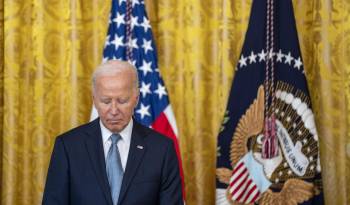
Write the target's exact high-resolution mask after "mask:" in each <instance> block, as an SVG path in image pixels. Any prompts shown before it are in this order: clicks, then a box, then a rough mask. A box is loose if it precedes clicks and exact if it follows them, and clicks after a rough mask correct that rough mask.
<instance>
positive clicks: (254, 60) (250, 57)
mask: <svg viewBox="0 0 350 205" xmlns="http://www.w3.org/2000/svg"><path fill="white" fill-rule="evenodd" d="M256 57H257V56H256V55H255V54H254V52H253V51H252V52H250V56H249V63H250V64H252V63H255V62H256Z"/></svg>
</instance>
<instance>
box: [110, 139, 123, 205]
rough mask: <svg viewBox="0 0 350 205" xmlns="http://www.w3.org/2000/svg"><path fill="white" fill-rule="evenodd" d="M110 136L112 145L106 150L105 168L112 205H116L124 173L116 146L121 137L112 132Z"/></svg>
mask: <svg viewBox="0 0 350 205" xmlns="http://www.w3.org/2000/svg"><path fill="white" fill-rule="evenodd" d="M110 138H111V140H112V145H111V147H110V148H109V150H108V155H107V160H106V170H107V177H108V182H109V187H110V189H111V194H112V200H113V205H116V204H117V202H118V197H119V192H120V187H121V185H122V181H123V174H124V171H123V167H122V162H121V160H120V154H119V150H118V146H117V142H118V141H119V140H120V139H121V136H120V135H119V134H112V135H111V137H110Z"/></svg>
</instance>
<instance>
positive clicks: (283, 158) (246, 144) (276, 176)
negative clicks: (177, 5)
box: [216, 0, 323, 205]
mask: <svg viewBox="0 0 350 205" xmlns="http://www.w3.org/2000/svg"><path fill="white" fill-rule="evenodd" d="M235 70H236V72H235V76H234V81H233V83H232V87H231V92H230V97H229V100H228V104H227V109H226V113H225V116H224V120H223V124H222V127H221V129H220V133H219V136H218V153H217V166H216V176H217V182H216V204H217V205H224V204H225V205H226V204H227V205H228V204H235V203H240V204H277V205H279V204H281V205H282V204H290V205H297V204H304V205H306V204H323V194H322V182H321V166H320V160H319V148H318V135H317V130H316V126H315V121H314V115H313V112H312V108H311V100H310V97H309V91H308V88H307V83H306V78H305V73H304V65H303V61H302V57H301V52H300V48H299V42H298V36H297V30H296V25H295V19H294V13H293V6H292V1H291V0H254V1H253V5H252V9H251V16H250V20H249V26H248V30H247V33H246V36H245V41H244V44H243V48H242V51H241V55H240V58H239V60H238V63H237V66H236V68H235ZM270 116H272V117H270ZM269 123H270V124H269ZM270 137H271V138H270ZM273 137H275V138H273ZM270 139H272V141H271V142H272V143H270V144H269V143H267V144H264V143H265V142H266V141H267V140H270ZM274 143H275V144H274ZM265 145H266V146H265ZM274 146H275V147H274ZM265 148H266V149H265ZM271 148H273V149H271ZM266 151H267V152H270V153H266Z"/></svg>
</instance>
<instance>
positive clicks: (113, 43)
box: [91, 0, 184, 196]
mask: <svg viewBox="0 0 350 205" xmlns="http://www.w3.org/2000/svg"><path fill="white" fill-rule="evenodd" d="M112 59H118V60H124V61H129V62H130V63H131V64H133V65H134V66H135V67H136V68H137V71H138V76H139V84H140V97H139V103H138V105H137V107H136V109H135V113H134V119H135V120H137V121H138V122H140V123H141V124H143V125H145V126H148V127H151V128H153V129H154V130H156V131H158V132H160V133H162V134H164V135H165V136H167V137H169V138H171V139H173V141H174V144H175V149H176V152H177V156H178V159H179V167H180V174H181V178H182V185H184V181H183V179H184V178H183V171H182V164H181V157H180V151H179V145H178V140H177V136H178V133H177V127H176V121H175V117H174V114H173V111H172V108H171V105H170V102H169V98H168V93H167V90H166V88H165V85H164V82H163V80H162V78H161V76H160V72H159V69H158V62H157V51H156V46H155V42H154V39H153V34H152V30H151V25H150V21H149V19H148V17H147V14H146V9H145V4H144V1H143V0H119V1H118V0H112V8H111V13H110V16H109V26H108V33H107V38H106V41H105V47H104V51H103V61H107V60H112ZM96 117H97V112H96V110H95V109H94V108H93V111H92V116H91V119H95V118H96ZM183 192H184V189H183ZM183 196H184V195H183Z"/></svg>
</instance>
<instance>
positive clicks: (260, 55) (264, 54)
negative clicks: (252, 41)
mask: <svg viewBox="0 0 350 205" xmlns="http://www.w3.org/2000/svg"><path fill="white" fill-rule="evenodd" d="M258 56H259V62H261V61H265V58H266V53H265V51H264V50H261V53H259V54H258Z"/></svg>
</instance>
